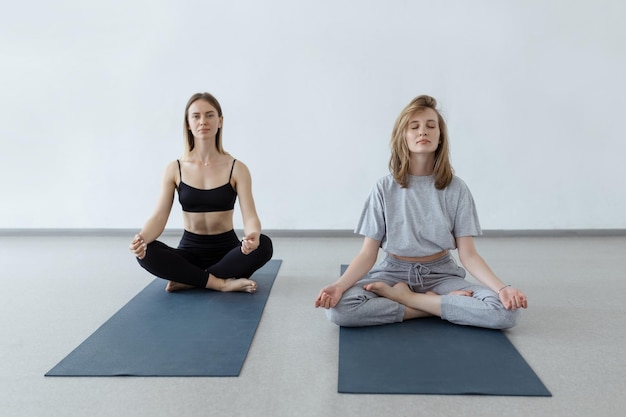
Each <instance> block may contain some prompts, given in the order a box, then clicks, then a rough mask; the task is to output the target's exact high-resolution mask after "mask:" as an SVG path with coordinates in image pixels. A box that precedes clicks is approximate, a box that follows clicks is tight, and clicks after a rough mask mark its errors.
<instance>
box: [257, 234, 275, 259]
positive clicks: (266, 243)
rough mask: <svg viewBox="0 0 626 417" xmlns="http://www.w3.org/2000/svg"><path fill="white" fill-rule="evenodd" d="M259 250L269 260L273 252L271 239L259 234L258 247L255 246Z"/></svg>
mask: <svg viewBox="0 0 626 417" xmlns="http://www.w3.org/2000/svg"><path fill="white" fill-rule="evenodd" d="M259 249H260V250H261V252H263V254H265V257H266V258H267V259H268V260H269V259H271V258H272V255H273V254H274V245H273V243H272V239H270V237H269V236H267V235H264V234H261V236H259V247H258V248H257V250H259Z"/></svg>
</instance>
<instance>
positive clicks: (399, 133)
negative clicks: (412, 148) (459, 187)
mask: <svg viewBox="0 0 626 417" xmlns="http://www.w3.org/2000/svg"><path fill="white" fill-rule="evenodd" d="M426 109H433V110H434V111H435V113H437V119H438V122H439V131H440V136H439V146H438V147H437V150H436V151H435V166H434V171H433V176H434V177H435V188H437V189H438V190H442V189H444V188H446V187H447V186H448V185H449V184H450V182H451V181H452V176H453V170H452V165H451V164H450V151H449V145H448V128H447V126H446V122H445V120H444V119H443V117H442V116H441V113H440V112H439V110H437V100H435V99H434V98H433V97H430V96H427V95H421V96H418V97H415V98H414V99H413V100H411V102H410V103H409V104H408V105H407V106H406V107H405V108H404V110H402V112H401V113H400V115H399V116H398V118H397V119H396V123H395V125H394V127H393V131H392V133H391V158H389V170H390V171H391V174H393V177H394V178H395V180H396V182H397V183H398V184H400V186H401V187H402V188H406V187H407V186H408V184H409V175H410V173H409V172H410V171H409V164H410V161H411V158H410V152H409V148H408V146H407V144H406V131H407V127H408V124H409V119H410V118H411V116H413V114H415V112H419V111H424V110H426Z"/></svg>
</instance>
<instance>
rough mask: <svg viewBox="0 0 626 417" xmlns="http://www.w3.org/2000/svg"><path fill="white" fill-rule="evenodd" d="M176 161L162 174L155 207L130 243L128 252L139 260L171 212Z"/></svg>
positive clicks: (163, 226) (159, 233)
mask: <svg viewBox="0 0 626 417" xmlns="http://www.w3.org/2000/svg"><path fill="white" fill-rule="evenodd" d="M176 172H177V169H176V161H174V162H172V163H170V164H169V165H168V166H167V167H166V168H165V172H164V174H163V179H162V180H161V194H160V195H159V199H158V201H157V206H156V209H155V211H154V213H153V214H152V216H150V218H149V219H148V221H147V222H146V224H145V225H144V227H143V229H141V232H139V233H138V234H137V235H135V238H134V239H133V241H132V242H131V243H130V246H129V248H130V251H131V252H132V253H133V254H134V255H135V256H136V257H138V258H139V259H143V258H144V257H145V256H146V248H147V246H148V244H149V243H151V242H153V241H155V240H156V239H157V238H158V237H159V236H160V235H161V233H163V230H164V229H165V225H166V224H167V219H168V218H169V215H170V212H171V211H172V204H173V203H174V189H175V188H176V180H175V178H176Z"/></svg>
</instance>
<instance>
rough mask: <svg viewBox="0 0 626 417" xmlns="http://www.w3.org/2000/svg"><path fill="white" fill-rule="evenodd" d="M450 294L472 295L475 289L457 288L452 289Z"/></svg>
mask: <svg viewBox="0 0 626 417" xmlns="http://www.w3.org/2000/svg"><path fill="white" fill-rule="evenodd" d="M448 295H461V296H463V297H471V296H472V295H474V291H471V290H456V291H451V292H450V293H449V294H448Z"/></svg>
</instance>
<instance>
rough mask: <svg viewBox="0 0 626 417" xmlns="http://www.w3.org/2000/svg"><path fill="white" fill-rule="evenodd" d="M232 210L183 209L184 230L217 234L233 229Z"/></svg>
mask: <svg viewBox="0 0 626 417" xmlns="http://www.w3.org/2000/svg"><path fill="white" fill-rule="evenodd" d="M233 212H234V210H228V211H215V212H208V213H190V212H187V211H183V224H184V226H185V230H187V231H188V232H191V233H195V234H197V235H219V234H220V233H226V232H230V231H231V230H233Z"/></svg>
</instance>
